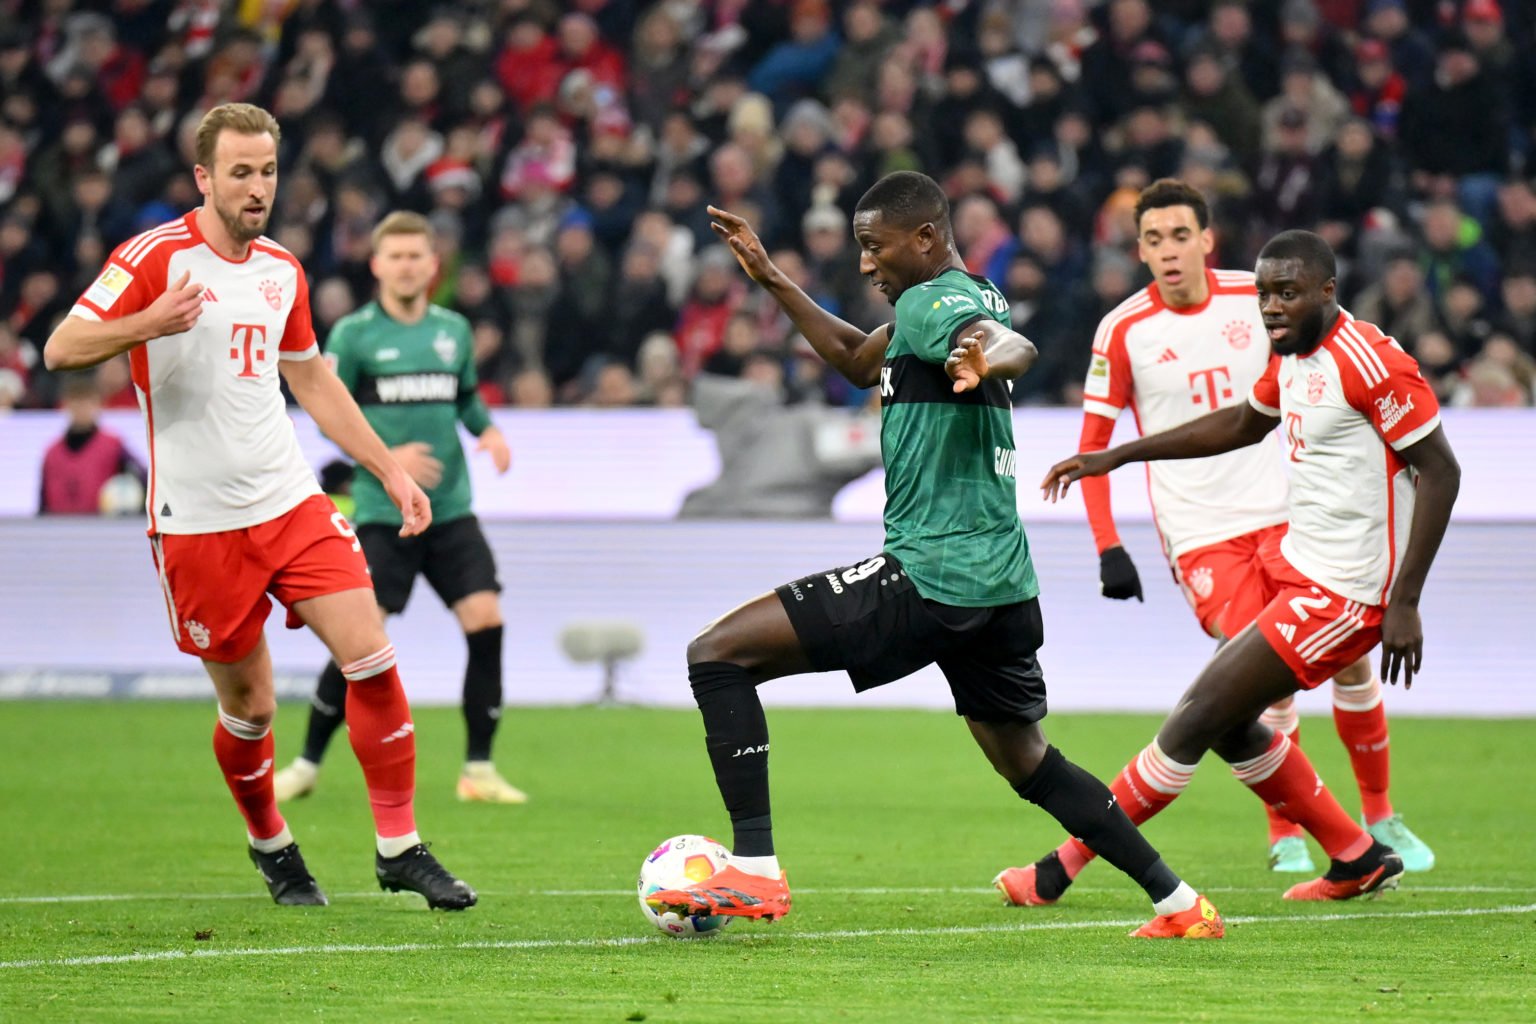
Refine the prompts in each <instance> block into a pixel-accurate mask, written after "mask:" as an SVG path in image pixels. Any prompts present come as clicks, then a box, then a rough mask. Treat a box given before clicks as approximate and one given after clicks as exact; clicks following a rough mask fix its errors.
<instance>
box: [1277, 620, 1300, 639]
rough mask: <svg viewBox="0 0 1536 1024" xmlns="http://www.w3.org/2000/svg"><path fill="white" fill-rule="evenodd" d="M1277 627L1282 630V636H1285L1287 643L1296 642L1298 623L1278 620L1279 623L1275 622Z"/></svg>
mask: <svg viewBox="0 0 1536 1024" xmlns="http://www.w3.org/2000/svg"><path fill="white" fill-rule="evenodd" d="M1275 628H1276V629H1278V630H1279V631H1280V635H1281V636H1283V637H1285V642H1286V643H1288V644H1293V643H1295V642H1296V624H1295V623H1293V622H1277V623H1275Z"/></svg>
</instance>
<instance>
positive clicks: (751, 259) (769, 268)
mask: <svg viewBox="0 0 1536 1024" xmlns="http://www.w3.org/2000/svg"><path fill="white" fill-rule="evenodd" d="M705 209H706V210H707V211H708V212H709V215H710V216H711V217H713V218H714V220H713V221H711V222H710V225H709V226H710V227H711V228H712V229H714V232H715V234H717V235H719V236H720V239H721V241H723V242H725V244H726V245H727V246H728V247H729V248H730V250H731V254H732V255H733V256H735V257H736V262H737V263H740V264H741V269H742V270H745V271H746V272H747V276H748V277H750V278H751V279H752V280H754V281H756V282H757V283H758V284H767V283H768V282H769V281H771V280H773V278H774V276H775V275H776V274H778V272H779V268H778V267H776V266H774V264H773V260H771V259H769V258H768V250H767V249H765V248H763V240H762V239H761V238H758V237H757V232H756V231H753V230H752V225H751V224H748V223H747V222H746V220H745V219H743V218H741V217H738V216H736V215H735V214H734V213H730V212H729V211H726V210H722V209H720V208H719V207H717V206H710V207H706V208H705Z"/></svg>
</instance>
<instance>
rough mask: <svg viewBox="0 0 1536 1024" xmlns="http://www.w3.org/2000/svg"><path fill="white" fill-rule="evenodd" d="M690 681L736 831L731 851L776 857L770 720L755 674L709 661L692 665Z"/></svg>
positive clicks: (723, 795) (719, 784)
mask: <svg viewBox="0 0 1536 1024" xmlns="http://www.w3.org/2000/svg"><path fill="white" fill-rule="evenodd" d="M688 682H689V683H690V684H691V685H692V686H693V697H694V700H696V701H697V702H698V704H699V713H700V714H702V715H703V716H704V745H705V747H706V748H707V749H708V750H709V763H710V764H711V765H712V766H713V767H714V769H715V784H716V785H717V786H719V787H720V796H721V798H722V799H723V800H724V801H725V809H726V812H727V813H728V814H729V815H730V816H731V827H732V829H733V830H734V832H735V835H734V839H733V841H732V844H731V852H732V853H734V854H736V855H737V856H739V857H771V856H773V819H772V817H771V816H770V814H769V808H768V719H767V718H766V717H765V716H764V715H763V703H762V701H760V700H759V699H758V697H757V687H756V686H754V685H753V683H752V677H751V676H749V675H748V674H747V670H746V669H744V668H742V667H741V666H740V665H732V664H730V663H729V662H725V661H705V662H700V663H699V664H697V665H689V666H688Z"/></svg>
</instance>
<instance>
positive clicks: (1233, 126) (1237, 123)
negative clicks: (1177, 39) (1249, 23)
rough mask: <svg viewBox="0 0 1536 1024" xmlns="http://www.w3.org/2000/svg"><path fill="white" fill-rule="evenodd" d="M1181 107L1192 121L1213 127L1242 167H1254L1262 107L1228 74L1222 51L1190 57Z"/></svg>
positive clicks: (1209, 49)
mask: <svg viewBox="0 0 1536 1024" xmlns="http://www.w3.org/2000/svg"><path fill="white" fill-rule="evenodd" d="M1180 105H1181V106H1182V107H1183V108H1184V111H1185V113H1187V114H1188V115H1189V116H1190V118H1191V119H1193V120H1197V121H1204V122H1205V123H1207V124H1209V125H1210V126H1211V127H1212V128H1213V129H1214V130H1215V132H1216V135H1217V137H1218V138H1220V139H1221V141H1222V143H1223V144H1224V145H1225V146H1226V147H1227V148H1228V149H1229V150H1231V152H1232V154H1233V156H1235V157H1236V158H1237V160H1238V162H1239V163H1241V164H1242V165H1243V166H1245V167H1248V166H1252V165H1253V163H1254V162H1255V160H1256V159H1257V158H1258V155H1259V105H1258V102H1257V101H1256V100H1255V99H1254V98H1253V94H1252V93H1251V92H1249V91H1248V87H1247V86H1245V85H1244V84H1243V82H1242V79H1241V78H1238V77H1237V76H1236V75H1235V74H1233V73H1231V72H1229V71H1228V64H1227V58H1226V57H1224V56H1223V55H1222V53H1221V51H1219V50H1217V49H1215V48H1213V47H1202V48H1200V49H1197V50H1196V51H1195V52H1194V53H1192V54H1190V57H1189V62H1188V63H1187V64H1186V65H1185V66H1184V97H1183V99H1182V100H1181V103H1180Z"/></svg>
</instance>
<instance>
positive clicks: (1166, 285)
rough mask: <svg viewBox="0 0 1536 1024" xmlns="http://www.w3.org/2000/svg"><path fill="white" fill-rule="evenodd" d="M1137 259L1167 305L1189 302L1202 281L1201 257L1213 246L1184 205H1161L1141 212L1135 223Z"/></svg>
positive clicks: (1211, 238) (1209, 231) (1202, 283)
mask: <svg viewBox="0 0 1536 1024" xmlns="http://www.w3.org/2000/svg"><path fill="white" fill-rule="evenodd" d="M1137 228H1138V230H1139V231H1140V234H1139V235H1137V246H1138V249H1139V252H1140V255H1141V261H1142V262H1143V263H1145V264H1146V265H1147V268H1148V269H1149V270H1151V271H1152V276H1153V278H1155V279H1156V281H1157V290H1158V291H1159V292H1161V293H1162V296H1163V300H1164V301H1165V302H1167V303H1168V304H1169V305H1170V306H1188V305H1193V304H1194V302H1195V301H1196V298H1197V296H1199V294H1200V292H1201V291H1202V290H1203V285H1204V283H1205V258H1206V256H1208V255H1210V252H1211V249H1212V248H1214V247H1215V244H1216V240H1215V239H1214V238H1213V237H1212V235H1211V230H1210V228H1202V227H1201V226H1200V221H1199V220H1198V219H1197V218H1196V217H1195V211H1194V210H1193V209H1191V208H1190V207H1188V206H1162V207H1158V208H1156V209H1152V210H1148V211H1147V212H1146V213H1143V214H1142V215H1141V223H1140V224H1138V225H1137Z"/></svg>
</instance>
